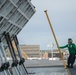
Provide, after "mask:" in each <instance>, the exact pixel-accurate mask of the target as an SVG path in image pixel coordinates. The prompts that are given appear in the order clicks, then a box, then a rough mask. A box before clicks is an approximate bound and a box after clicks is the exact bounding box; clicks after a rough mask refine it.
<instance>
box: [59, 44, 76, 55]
mask: <svg viewBox="0 0 76 75" xmlns="http://www.w3.org/2000/svg"><path fill="white" fill-rule="evenodd" d="M60 48H61V49H63V48H68V50H69V53H70V54H76V46H75V44H74V43H71V44H67V45H65V46H62V47H60Z"/></svg>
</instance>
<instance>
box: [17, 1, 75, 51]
mask: <svg viewBox="0 0 76 75" xmlns="http://www.w3.org/2000/svg"><path fill="white" fill-rule="evenodd" d="M31 1H32V4H33V5H34V6H35V7H36V13H35V14H34V15H33V17H32V18H31V19H30V21H29V22H28V23H27V24H26V26H25V27H24V28H23V30H22V31H21V32H20V33H19V35H18V39H19V42H20V44H26V45H35V44H36V45H40V48H41V49H42V50H44V49H50V48H48V47H47V45H48V44H49V43H50V42H52V43H54V44H55V41H54V38H53V35H52V33H51V30H50V27H49V24H48V21H47V19H46V15H45V13H44V10H48V14H49V17H50V20H51V23H52V26H53V28H54V31H55V34H56V37H57V40H58V43H59V45H60V46H61V45H65V44H67V39H68V38H69V37H71V38H72V39H73V40H74V41H75V40H76V39H75V38H76V37H75V35H76V0H31Z"/></svg>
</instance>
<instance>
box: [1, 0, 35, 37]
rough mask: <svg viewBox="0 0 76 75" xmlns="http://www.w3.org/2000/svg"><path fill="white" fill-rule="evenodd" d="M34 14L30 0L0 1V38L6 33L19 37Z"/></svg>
mask: <svg viewBox="0 0 76 75" xmlns="http://www.w3.org/2000/svg"><path fill="white" fill-rule="evenodd" d="M34 13H35V7H34V6H33V5H32V4H31V2H30V0H0V37H1V36H2V34H3V32H4V31H6V32H10V35H11V36H12V35H13V34H15V35H17V34H18V33H19V32H20V31H21V30H22V28H23V27H24V26H25V25H26V23H27V22H28V21H29V20H30V18H31V17H32V16H33V14H34Z"/></svg>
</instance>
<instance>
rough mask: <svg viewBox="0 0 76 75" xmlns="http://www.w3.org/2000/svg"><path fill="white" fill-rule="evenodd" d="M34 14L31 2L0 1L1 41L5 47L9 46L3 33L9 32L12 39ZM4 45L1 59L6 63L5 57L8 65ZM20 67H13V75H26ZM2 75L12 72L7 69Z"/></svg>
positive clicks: (26, 0) (1, 48)
mask: <svg viewBox="0 0 76 75" xmlns="http://www.w3.org/2000/svg"><path fill="white" fill-rule="evenodd" d="M34 13H35V7H34V6H33V5H32V3H31V1H30V0H0V41H1V42H2V43H3V45H4V46H7V45H6V41H5V40H4V39H5V38H4V35H3V33H4V32H6V33H8V32H9V34H10V36H11V38H13V35H17V34H18V33H19V32H20V31H21V30H22V28H23V27H24V26H25V25H26V23H27V22H28V21H29V20H30V18H31V17H32V16H33V14H34ZM2 43H0V46H1V47H0V58H1V60H2V63H4V61H3V56H4V59H5V63H6V62H7V58H6V53H5V51H4V49H5V48H3V47H4V46H3V45H2ZM1 50H2V51H1ZM2 55H3V56H2ZM0 62H1V61H0ZM19 67H21V66H19ZM19 67H12V72H13V75H26V73H25V72H24V69H22V67H21V70H20V69H19ZM7 72H8V73H9V74H8V73H7ZM0 75H10V72H9V70H8V69H7V70H4V71H2V72H0Z"/></svg>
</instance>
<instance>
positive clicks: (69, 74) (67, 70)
mask: <svg viewBox="0 0 76 75" xmlns="http://www.w3.org/2000/svg"><path fill="white" fill-rule="evenodd" d="M44 12H45V14H46V17H47V20H48V23H49V25H50V28H51V31H52V34H53V36H54V39H55V42H56V44H57V48H58V51H59V53H60V57H61V59H62V62H63V65H64V68H65V70H66V72H67V73H68V75H71V73H70V71H69V69H68V68H67V67H66V63H65V61H64V57H63V55H62V52H61V50H60V48H59V44H58V41H57V38H56V35H55V33H54V30H53V27H52V24H51V22H50V19H49V16H48V13H47V10H45V11H44Z"/></svg>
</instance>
